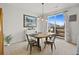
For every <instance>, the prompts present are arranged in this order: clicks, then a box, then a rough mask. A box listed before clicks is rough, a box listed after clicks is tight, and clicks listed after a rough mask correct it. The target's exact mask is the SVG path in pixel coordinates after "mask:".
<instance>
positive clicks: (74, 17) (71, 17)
mask: <svg viewBox="0 0 79 59" xmlns="http://www.w3.org/2000/svg"><path fill="white" fill-rule="evenodd" d="M73 21H77V15H76V14H73V15H70V16H69V22H73Z"/></svg>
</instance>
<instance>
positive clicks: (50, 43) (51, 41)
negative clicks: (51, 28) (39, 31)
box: [44, 34, 56, 51]
mask: <svg viewBox="0 0 79 59" xmlns="http://www.w3.org/2000/svg"><path fill="white" fill-rule="evenodd" d="M55 39H56V34H54V35H51V38H50V40H46V41H45V42H44V44H45V46H44V48H45V47H46V45H47V44H48V45H51V51H53V46H54V47H55V49H56V45H55Z"/></svg>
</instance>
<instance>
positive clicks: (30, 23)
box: [23, 14, 37, 27]
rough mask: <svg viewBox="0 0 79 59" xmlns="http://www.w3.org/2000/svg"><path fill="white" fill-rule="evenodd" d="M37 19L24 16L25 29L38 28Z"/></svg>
mask: <svg viewBox="0 0 79 59" xmlns="http://www.w3.org/2000/svg"><path fill="white" fill-rule="evenodd" d="M36 25H37V17H35V16H30V15H25V14H24V15H23V27H36Z"/></svg>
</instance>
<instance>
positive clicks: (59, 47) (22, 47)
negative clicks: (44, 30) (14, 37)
mask: <svg viewBox="0 0 79 59" xmlns="http://www.w3.org/2000/svg"><path fill="white" fill-rule="evenodd" d="M43 42H44V41H42V40H41V43H40V44H41V47H42V51H41V52H40V51H39V50H38V48H37V47H34V48H33V51H32V55H75V54H76V45H72V44H70V43H68V42H66V41H65V40H62V39H59V38H56V49H55V48H54V49H53V52H51V47H50V45H48V46H46V48H45V49H43V47H44V44H43ZM26 48H27V42H20V43H16V44H12V45H10V46H5V49H4V50H5V51H4V52H5V53H4V54H5V55H29V49H28V51H27V49H26Z"/></svg>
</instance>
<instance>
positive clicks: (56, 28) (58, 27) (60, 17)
mask: <svg viewBox="0 0 79 59" xmlns="http://www.w3.org/2000/svg"><path fill="white" fill-rule="evenodd" d="M64 20H65V19H64V13H58V14H55V15H51V16H48V32H55V33H56V35H57V37H58V38H64V35H65V30H64V28H65V22H64Z"/></svg>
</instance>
